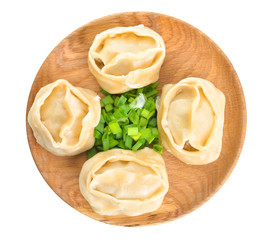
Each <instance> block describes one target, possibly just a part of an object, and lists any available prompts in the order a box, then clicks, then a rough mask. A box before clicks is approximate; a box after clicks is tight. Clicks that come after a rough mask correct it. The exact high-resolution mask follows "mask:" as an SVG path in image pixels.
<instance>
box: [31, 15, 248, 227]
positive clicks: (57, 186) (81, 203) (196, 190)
mask: <svg viewBox="0 0 266 240" xmlns="http://www.w3.org/2000/svg"><path fill="white" fill-rule="evenodd" d="M138 24H144V25H145V26H147V27H149V28H151V29H153V30H155V31H156V32H158V33H159V34H160V35H161V36H162V37H163V39H164V41H165V45H166V58H165V61H164V63H163V66H162V69H161V72H160V79H159V89H161V88H162V87H163V85H164V84H166V83H177V82H179V81H180V80H181V79H183V78H186V77H201V78H204V79H207V80H209V81H211V82H213V83H214V84H215V86H216V87H217V88H219V89H220V90H222V91H223V93H224V94H225V97H226V108H225V124H224V136H223V146H222V152H221V155H220V157H219V159H218V160H217V161H215V162H213V163H211V164H208V165H203V166H192V165H186V164H184V163H182V162H181V161H179V160H178V159H176V158H175V157H174V156H172V155H171V154H170V153H167V152H165V153H164V154H163V158H164V160H165V163H166V168H167V172H168V177H169V184H170V188H169V192H168V193H167V195H166V196H165V199H164V201H163V204H162V206H161V207H160V208H159V209H158V210H156V211H154V212H151V213H147V214H143V215H140V216H136V217H126V216H101V215H99V214H96V213H95V212H93V211H92V209H91V208H90V205H89V204H88V202H87V201H86V200H85V199H84V198H83V196H82V195H81V193H80V191H79V184H78V178H79V173H80V170H81V167H82V165H83V163H84V162H85V161H86V160H87V158H86V153H82V154H80V155H77V156H74V157H57V156H54V155H53V154H51V153H49V152H47V151H46V150H45V149H43V148H42V147H41V146H40V145H39V144H37V143H36V141H35V138H34V136H33V134H32V130H31V128H30V127H29V125H28V123H27V135H28V141H29V146H30V149H31V152H32V156H33V158H34V161H35V163H36V165H37V167H38V169H39V171H40V173H41V174H42V176H43V178H44V179H45V181H46V182H47V183H48V184H49V186H50V187H51V188H52V189H53V190H54V191H55V192H56V193H57V195H58V196H59V197H61V198H62V199H63V200H64V201H65V202H67V203H68V204H69V205H70V206H72V207H73V208H75V209H76V210H78V211H80V212H81V213H83V214H85V215H87V216H89V217H91V218H93V219H96V220H99V221H102V222H105V223H110V224H115V225H122V226H140V225H148V224H158V223H163V222H166V221H170V220H174V219H177V218H179V217H181V216H184V215H185V214H187V213H190V212H191V211H193V210H194V209H196V208H198V207H199V206H200V205H202V204H203V203H204V202H206V201H207V200H208V199H209V198H210V197H211V196H213V194H214V193H215V192H216V191H217V190H218V189H219V188H220V187H221V186H222V185H223V183H224V182H225V180H226V179H227V178H228V176H229V175H230V173H231V171H232V170H233V168H234V166H235V164H236V162H237V159H238V157H239V155H240V152H241V149H242V146H243V142H244V138H245V132H246V107H245V99H244V95H243V91H242V88H241V84H240V81H239V79H238V77H237V74H236V72H235V70H234V68H233V66H232V64H231V63H230V61H229V60H228V58H227V57H226V56H225V54H224V53H223V52H222V51H221V49H220V48H219V47H218V46H217V45H216V44H215V43H214V42H213V41H212V40H211V39H210V38H208V37H207V36H206V35H205V34H204V33H202V32H200V31H199V30H198V29H196V28H194V27H193V26H191V25H189V24H187V23H185V22H183V21H181V20H178V19H176V18H173V17H170V16H166V15H162V14H158V13H150V12H126V13H119V14H114V15H110V16H106V17H103V18H100V19H97V20H94V21H92V22H90V23H88V24H86V25H84V26H82V27H80V28H79V29H77V30H76V31H74V32H73V33H71V34H70V35H69V36H67V37H66V38H65V39H64V40H63V41H62V42H60V43H59V44H58V45H57V46H56V47H55V49H54V50H53V51H52V52H51V53H50V55H49V56H48V57H47V58H46V60H45V61H44V63H43V65H42V66H41V68H40V70H39V72H38V74H37V76H36V78H35V80H34V82H33V85H32V88H31V92H30V95H29V99H28V105H27V114H28V111H29V109H30V107H31V105H32V103H33V100H34V98H35V95H36V93H37V92H38V91H39V89H40V88H41V87H43V86H45V85H47V84H48V83H51V82H53V81H55V80H57V79H59V78H63V79H66V80H68V81H69V82H70V83H72V84H73V85H74V86H79V87H84V88H89V89H92V90H94V91H96V92H98V93H99V90H100V87H99V85H98V83H97V81H96V80H95V78H94V77H93V76H92V74H91V73H90V71H89V69H88V63H87V56H88V51H89V47H90V46H91V44H92V41H93V39H94V37H95V35H96V34H97V33H100V32H102V31H104V30H106V29H109V28H113V27H117V26H134V25H138ZM99 95H101V94H99Z"/></svg>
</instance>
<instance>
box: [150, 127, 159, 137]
mask: <svg viewBox="0 0 266 240" xmlns="http://www.w3.org/2000/svg"><path fill="white" fill-rule="evenodd" d="M151 133H152V135H153V136H155V137H159V131H158V129H157V128H152V129H151Z"/></svg>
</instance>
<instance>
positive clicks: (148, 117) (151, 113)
mask: <svg viewBox="0 0 266 240" xmlns="http://www.w3.org/2000/svg"><path fill="white" fill-rule="evenodd" d="M154 114H155V110H153V111H152V112H150V113H149V115H148V116H147V119H150V118H151V117H152V116H153V115H154Z"/></svg>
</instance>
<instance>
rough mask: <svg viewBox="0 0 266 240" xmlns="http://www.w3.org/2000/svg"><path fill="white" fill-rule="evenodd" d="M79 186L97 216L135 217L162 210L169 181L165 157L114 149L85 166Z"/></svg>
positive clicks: (146, 151) (101, 154) (153, 153)
mask: <svg viewBox="0 0 266 240" xmlns="http://www.w3.org/2000/svg"><path fill="white" fill-rule="evenodd" d="M79 186H80V191H81V193H82V195H83V196H84V198H85V199H86V200H87V201H88V202H89V204H90V205H91V207H92V209H93V210H94V211H95V212H97V213H99V214H101V215H118V214H123V215H127V216H136V215H140V214H143V213H147V212H151V211H154V210H156V209H158V208H159V207H160V206H161V203H162V201H163V199H164V195H165V194H166V193H167V191H168V178H167V173H166V169H165V165H164V160H163V158H162V156H161V155H160V154H159V153H156V152H155V151H153V150H152V149H150V148H144V149H142V150H139V151H136V152H133V151H130V150H122V149H112V150H109V151H105V152H100V153H97V154H96V155H95V156H94V157H92V158H91V159H89V160H88V161H86V162H85V163H84V165H83V167H82V170H81V173H80V177H79Z"/></svg>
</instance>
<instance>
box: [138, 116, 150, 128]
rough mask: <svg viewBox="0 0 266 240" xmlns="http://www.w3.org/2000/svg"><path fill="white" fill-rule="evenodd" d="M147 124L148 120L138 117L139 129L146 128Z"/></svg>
mask: <svg viewBox="0 0 266 240" xmlns="http://www.w3.org/2000/svg"><path fill="white" fill-rule="evenodd" d="M147 122H148V120H147V119H146V118H144V117H140V120H139V126H140V127H146V126H147Z"/></svg>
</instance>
